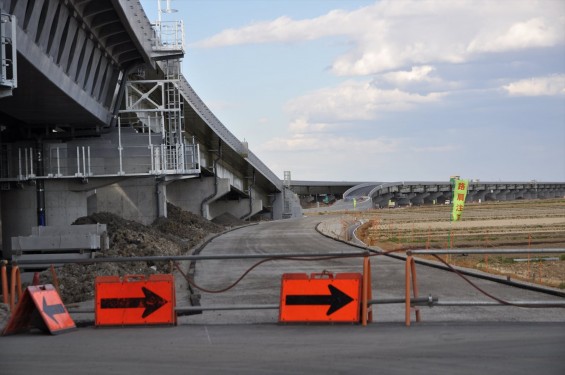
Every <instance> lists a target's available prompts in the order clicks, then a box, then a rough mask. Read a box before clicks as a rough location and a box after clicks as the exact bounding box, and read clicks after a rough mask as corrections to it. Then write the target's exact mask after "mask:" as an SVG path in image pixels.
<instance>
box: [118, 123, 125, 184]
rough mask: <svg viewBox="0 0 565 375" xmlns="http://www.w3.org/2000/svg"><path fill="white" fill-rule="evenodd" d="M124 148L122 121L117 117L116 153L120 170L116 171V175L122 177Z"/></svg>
mask: <svg viewBox="0 0 565 375" xmlns="http://www.w3.org/2000/svg"><path fill="white" fill-rule="evenodd" d="M123 149H124V148H123V147H122V121H121V118H120V117H118V153H119V158H120V170H119V171H118V175H120V176H121V175H123V174H124V169H123V164H122V162H123V160H122V150H123Z"/></svg>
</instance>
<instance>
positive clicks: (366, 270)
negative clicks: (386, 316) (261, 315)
mask: <svg viewBox="0 0 565 375" xmlns="http://www.w3.org/2000/svg"><path fill="white" fill-rule="evenodd" d="M388 253H390V252H378V251H374V250H369V249H367V250H365V251H359V252H324V253H306V254H305V253H274V254H221V255H180V256H142V257H100V258H91V259H50V260H48V261H47V260H43V261H33V260H29V261H28V260H22V261H20V262H18V264H17V265H16V264H15V262H12V267H13V268H12V282H11V291H12V292H11V293H9V292H8V291H7V288H8V282H7V273H6V264H7V262H4V264H3V265H2V288H3V294H4V300H5V301H6V298H11V300H12V301H14V300H15V295H16V286H17V287H18V290H17V292H18V295H21V281H18V280H19V277H18V276H19V268H18V266H19V265H22V266H24V265H26V264H32V263H33V264H34V265H37V264H44V265H51V264H53V263H57V264H65V263H74V264H92V263H108V262H113V263H124V262H139V261H146V262H147V261H151V262H158V261H161V262H177V261H203V260H235V259H260V261H259V262H257V263H255V264H254V265H253V266H251V267H250V268H249V269H248V270H247V271H246V272H245V273H244V274H243V275H242V276H241V277H240V278H239V279H238V280H237V281H236V282H234V283H233V284H232V285H230V286H228V287H227V288H224V289H222V290H219V291H208V290H206V289H204V288H201V287H199V286H197V285H196V284H195V283H194V280H192V278H190V277H188V276H187V275H186V274H184V273H183V276H184V277H185V278H187V281H188V282H189V284H190V285H192V286H194V287H196V288H197V289H199V290H202V291H204V292H211V293H212V292H213V293H219V292H223V291H226V290H229V289H231V288H233V287H234V286H235V285H237V283H239V282H240V281H241V280H242V279H243V278H244V277H245V276H246V275H247V274H248V273H249V272H250V271H251V270H253V269H254V268H255V267H257V266H258V265H260V264H262V263H264V262H266V261H270V260H329V259H335V258H363V278H362V289H361V293H362V294H361V305H360V309H361V319H360V320H361V322H360V323H361V324H362V325H363V326H366V325H367V323H368V322H371V321H372V319H373V312H372V309H371V306H372V305H378V304H397V303H398V304H400V303H404V304H405V323H406V326H407V327H409V326H410V323H411V322H410V320H411V318H410V315H411V312H412V311H414V312H415V315H416V321H417V322H420V321H421V317H420V311H419V309H418V308H417V306H429V307H433V306H516V307H529V308H539V307H543V308H555V307H559V308H565V301H550V302H544V301H511V302H509V301H504V300H501V299H499V298H497V297H494V296H492V295H490V294H488V293H486V292H484V291H482V290H481V289H480V288H478V287H477V286H476V285H474V284H473V283H472V282H471V281H470V280H468V279H467V278H466V277H465V276H463V275H462V274H461V273H460V272H458V271H457V270H455V269H454V268H453V267H451V266H450V265H449V264H447V263H446V262H444V261H443V260H441V258H439V257H437V255H441V254H487V253H488V254H502V253H504V254H509V253H516V254H521V253H565V249H535V250H533V249H492V250H490V249H489V250H485V249H466V250H409V251H406V254H407V258H406V263H405V271H406V273H405V287H406V288H405V296H404V298H392V299H372V287H371V265H370V257H373V256H378V255H387V254H388ZM414 255H434V256H436V257H437V258H438V259H439V260H440V261H442V262H443V263H445V264H446V265H447V266H448V268H450V269H451V270H452V271H454V272H456V273H457V274H458V275H459V276H460V277H463V278H464V279H465V280H466V281H467V282H468V283H469V284H471V285H472V286H473V287H475V288H477V289H478V290H479V291H480V292H482V293H483V294H485V295H486V296H488V297H489V298H491V299H493V300H494V302H492V301H440V300H439V298H438V297H434V296H432V295H429V296H428V297H420V296H419V295H418V294H419V293H418V292H419V291H418V282H417V277H416V265H415V260H414ZM177 269H179V271H180V268H178V265H177ZM181 273H182V271H181ZM411 292H412V294H413V295H412V296H410V294H411ZM7 296H9V297H7ZM13 303H14V302H12V307H13ZM279 308H280V305H278V304H256V305H255V304H252V305H249V304H247V305H233V306H226V305H224V306H221V305H220V306H184V307H175V312H176V314H177V315H191V314H194V313H199V312H202V311H211V310H267V309H279ZM71 312H74V313H92V312H93V311H90V310H71Z"/></svg>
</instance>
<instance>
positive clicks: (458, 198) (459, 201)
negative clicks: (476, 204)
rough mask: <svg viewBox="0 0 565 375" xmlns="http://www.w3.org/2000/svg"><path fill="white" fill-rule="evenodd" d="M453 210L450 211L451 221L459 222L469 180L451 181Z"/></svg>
mask: <svg viewBox="0 0 565 375" xmlns="http://www.w3.org/2000/svg"><path fill="white" fill-rule="evenodd" d="M453 182H454V185H453V208H452V210H451V221H459V220H460V219H461V214H462V213H463V207H464V206H465V198H466V197H467V188H468V187H469V180H459V179H456V180H454V181H453Z"/></svg>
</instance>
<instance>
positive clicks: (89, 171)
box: [87, 146, 92, 176]
mask: <svg viewBox="0 0 565 375" xmlns="http://www.w3.org/2000/svg"><path fill="white" fill-rule="evenodd" d="M87 150H88V175H89V176H92V169H91V168H90V167H91V164H90V146H88V147H87Z"/></svg>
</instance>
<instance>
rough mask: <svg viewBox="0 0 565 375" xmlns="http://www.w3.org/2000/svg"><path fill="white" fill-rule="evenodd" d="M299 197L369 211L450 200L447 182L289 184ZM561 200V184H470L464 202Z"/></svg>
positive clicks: (563, 191) (564, 185)
mask: <svg viewBox="0 0 565 375" xmlns="http://www.w3.org/2000/svg"><path fill="white" fill-rule="evenodd" d="M290 187H291V189H292V190H293V191H294V192H295V193H296V194H298V195H299V196H302V197H304V196H320V195H334V196H336V198H338V199H342V201H341V202H339V204H340V205H342V206H351V207H353V200H354V199H355V200H356V201H358V202H359V205H357V204H356V208H359V209H369V208H379V207H386V206H388V203H389V202H393V203H394V204H395V205H422V204H434V203H440V204H443V203H445V202H446V201H448V200H450V199H452V198H451V196H452V194H453V193H452V187H451V185H450V183H449V181H399V182H363V183H359V182H346V181H337V182H332V181H291V184H290ZM562 197H565V182H538V181H526V182H501V181H497V182H486V181H471V182H470V183H469V192H468V194H467V201H506V200H515V199H547V198H562Z"/></svg>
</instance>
